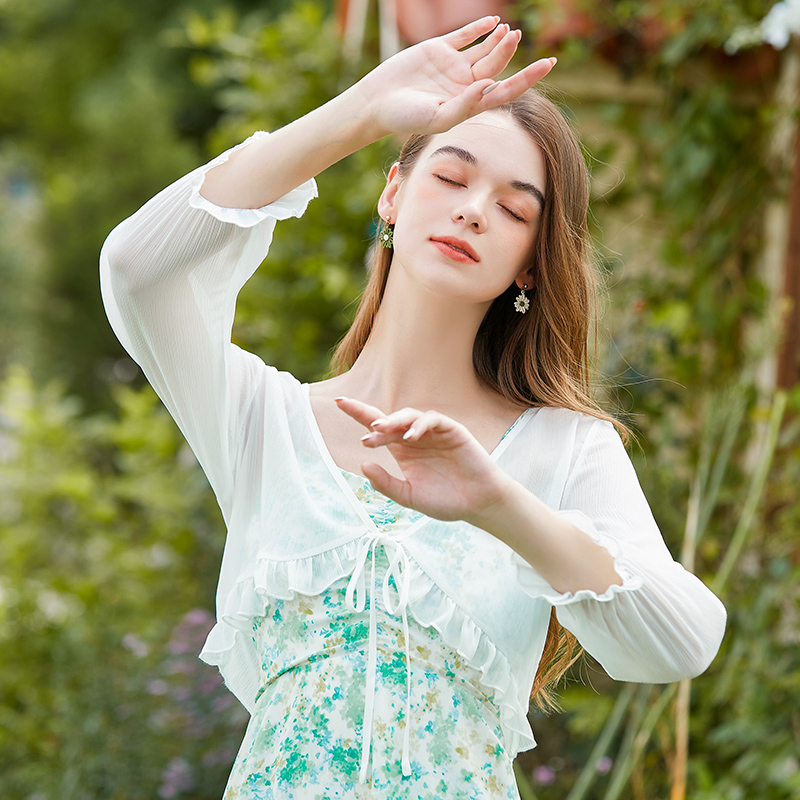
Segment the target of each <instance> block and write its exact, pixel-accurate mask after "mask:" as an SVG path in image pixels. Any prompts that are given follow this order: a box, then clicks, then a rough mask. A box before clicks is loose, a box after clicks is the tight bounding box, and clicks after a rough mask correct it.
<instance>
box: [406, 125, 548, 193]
mask: <svg viewBox="0 0 800 800" xmlns="http://www.w3.org/2000/svg"><path fill="white" fill-rule="evenodd" d="M446 145H451V146H455V147H459V148H461V149H463V150H467V151H468V152H470V153H472V155H474V156H475V158H476V159H477V166H478V168H481V169H483V168H486V169H490V170H494V171H497V172H498V173H499V177H503V178H504V179H507V180H522V181H530V182H532V183H536V185H537V186H539V187H540V188H541V189H542V190H544V189H545V186H544V183H545V166H544V156H543V155H542V151H541V148H540V147H539V145H537V144H536V142H534V141H533V139H532V138H531V136H530V134H529V133H527V131H525V129H524V128H522V127H521V126H520V124H519V123H518V122H517V121H516V120H515V119H514V118H513V117H512V116H511V115H510V114H506V113H503V112H497V111H495V112H492V111H489V112H484V113H483V114H478V115H477V116H476V117H472V118H471V119H468V120H465V121H464V122H461V123H459V124H458V125H455V126H454V127H452V128H451V129H450V130H449V131H445V132H444V133H437V134H434V135H433V136H431V138H430V141H429V142H428V143H427V144H426V145H425V148H424V149H423V151H422V153H421V154H420V160H422V159H427V158H430V157H431V156H432V155H433V154H434V153H435V152H436V151H437V150H438V149H439V148H440V147H444V146H446Z"/></svg>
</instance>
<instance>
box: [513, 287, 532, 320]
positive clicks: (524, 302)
mask: <svg viewBox="0 0 800 800" xmlns="http://www.w3.org/2000/svg"><path fill="white" fill-rule="evenodd" d="M527 288H528V284H527V283H525V284H523V286H522V288H521V289H520V290H519V294H518V295H517V299H516V300H514V308H515V309H516V310H517V311H519V313H520V314H524V313H525V312H526V311H527V310H528V309H529V308H530V307H531V301H530V300H528V295H526V294H525V289H527Z"/></svg>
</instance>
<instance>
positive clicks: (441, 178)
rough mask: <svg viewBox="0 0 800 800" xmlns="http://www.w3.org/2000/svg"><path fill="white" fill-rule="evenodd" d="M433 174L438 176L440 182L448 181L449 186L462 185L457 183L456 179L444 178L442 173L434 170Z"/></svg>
mask: <svg viewBox="0 0 800 800" xmlns="http://www.w3.org/2000/svg"><path fill="white" fill-rule="evenodd" d="M433 176H434V177H435V178H438V179H439V180H440V181H441V182H442V183H449V184H450V185H451V186H463V185H464V184H463V183H459V182H458V181H454V180H452V178H445V176H444V175H439V174H438V173H436V172H434V173H433Z"/></svg>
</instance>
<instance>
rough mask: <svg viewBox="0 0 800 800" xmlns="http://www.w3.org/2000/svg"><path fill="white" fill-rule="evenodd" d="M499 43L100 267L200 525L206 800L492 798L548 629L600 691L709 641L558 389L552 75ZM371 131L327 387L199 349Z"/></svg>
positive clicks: (215, 336)
mask: <svg viewBox="0 0 800 800" xmlns="http://www.w3.org/2000/svg"><path fill="white" fill-rule="evenodd" d="M484 35H487V36H486V38H485V39H484V40H483V41H482V42H481V43H479V44H474V42H475V41H476V40H477V39H479V38H480V37H482V36H484ZM519 39H520V34H519V32H517V31H511V30H510V29H509V27H508V26H507V25H503V24H499V19H498V18H496V17H487V18H484V19H481V20H478V21H476V22H474V23H472V24H470V25H467V26H466V27H464V28H462V29H460V30H458V31H455V32H453V33H450V34H448V35H446V36H443V37H440V38H437V39H432V40H429V41H427V42H423V43H422V44H420V45H417V46H415V47H412V48H410V49H408V50H406V51H404V52H402V53H400V54H398V55H397V56H395V57H393V58H392V59H389V60H388V61H387V62H385V63H383V64H381V65H380V66H379V67H378V68H376V69H375V70H373V71H372V72H371V73H370V74H369V75H367V76H366V77H365V78H363V79H362V80H361V81H359V82H358V83H357V84H355V85H354V86H353V87H351V88H350V89H348V90H347V91H345V92H344V93H343V94H341V95H340V96H339V97H337V98H335V99H334V100H332V101H331V102H330V103H328V104H326V105H324V106H322V107H321V108H318V109H317V110H315V111H314V112H312V113H311V114H309V115H307V116H306V117H303V118H302V119H300V120H297V121H296V122H294V123H292V124H291V125H288V126H287V127H285V128H283V129H281V130H279V131H277V132H275V133H273V134H270V135H266V134H257V135H256V136H255V137H253V138H251V139H250V140H248V141H247V142H245V143H244V144H242V145H239V146H238V147H236V148H234V149H233V150H232V151H230V152H229V153H225V154H223V155H222V156H220V157H219V158H217V159H216V160H214V161H212V162H211V163H210V164H209V165H207V166H205V167H202V168H200V169H198V170H195V172H193V173H191V174H190V175H187V176H186V177H185V178H182V179H181V180H179V181H178V182H176V183H175V184H173V185H172V186H170V187H168V188H167V189H165V190H164V191H163V192H161V193H160V194H159V195H157V196H156V197H155V198H153V199H152V200H151V201H150V202H149V203H147V204H146V205H145V206H144V207H143V208H142V209H140V210H139V211H138V212H137V213H136V214H134V215H133V217H131V218H130V219H128V220H126V221H125V222H123V223H122V224H121V225H120V226H118V227H117V228H116V229H115V231H114V232H113V233H112V234H111V235H110V237H109V239H108V241H107V242H106V245H105V247H104V250H103V254H102V257H101V275H102V286H103V296H104V301H105V304H106V308H107V311H108V315H109V318H110V320H111V322H112V325H113V326H114V329H115V331H116V332H117V334H118V336H119V338H120V340H121V341H122V343H123V345H124V346H125V347H126V349H127V350H128V351H129V352H130V353H131V355H132V356H133V357H134V358H135V359H136V360H137V361H138V363H139V364H140V365H141V366H142V368H143V370H144V372H145V374H146V375H147V377H148V379H149V380H150V382H151V383H152V384H153V386H154V387H155V388H156V390H157V391H158V392H159V394H160V396H161V397H162V399H163V400H164V402H165V404H166V405H167V407H168V408H169V410H170V412H171V413H172V414H173V416H174V417H175V419H176V421H177V422H178V424H179V425H180V427H181V429H182V430H183V432H184V434H185V435H186V437H187V439H188V440H189V442H190V443H191V445H192V447H193V449H194V451H195V453H196V454H197V456H198V459H199V460H200V463H201V464H202V465H203V468H204V470H205V471H206V474H207V475H208V477H209V480H210V482H211V485H212V486H213V488H214V491H215V492H216V495H217V498H218V500H219V503H220V506H221V508H222V510H223V514H224V516H225V521H226V524H227V527H228V540H227V543H226V547H225V552H224V555H223V562H222V571H221V576H220V583H219V589H218V596H217V606H218V608H217V610H218V623H217V625H216V627H215V628H214V629H213V631H212V632H211V634H210V635H209V637H208V641H207V642H206V645H205V647H204V649H203V652H202V654H201V657H202V658H203V659H204V660H205V661H207V662H208V663H210V664H216V665H218V666H219V668H220V670H221V671H222V673H223V675H224V676H225V680H226V683H227V685H228V686H229V688H230V689H231V690H232V691H233V692H234V693H235V694H236V695H237V697H238V698H239V699H240V700H241V701H242V703H243V704H244V705H245V706H246V707H247V708H248V710H249V711H250V712H251V714H252V717H251V721H250V725H249V727H248V730H247V733H246V735H245V739H244V742H243V743H242V747H241V749H240V752H239V755H238V757H237V760H236V763H235V764H234V767H233V772H232V774H231V777H230V780H229V782H228V788H227V791H226V795H225V797H226V798H229V799H230V800H233V798H328V797H343V798H345V797H346V798H352V797H358V798H363V797H376V798H400V797H403V798H418V797H426V798H428V797H430V798H461V797H463V798H467V797H470V798H489V797H508V798H516V797H518V794H517V789H516V784H515V781H514V777H513V770H512V760H513V758H514V756H515V755H516V754H517V752H519V751H521V750H525V749H529V748H531V747H533V746H534V745H535V742H534V739H533V736H532V733H531V730H530V727H529V725H528V722H527V720H526V711H527V707H528V699H529V696H530V694H531V690H532V688H535V694H536V697H539V698H541V696H542V695H541V691H542V689H543V676H544V675H545V672H546V669H547V667H548V662H550V661H551V660H552V657H553V654H554V651H555V649H557V648H556V645H557V644H558V641H559V638H560V637H561V638H563V636H564V632H563V631H562V630H561V629H560V626H559V624H558V623H561V624H563V625H564V626H565V627H566V628H567V629H569V631H571V633H572V634H574V635H575V636H576V637H577V639H578V640H579V641H580V643H581V644H582V645H583V647H584V648H585V649H586V650H588V651H589V652H590V653H591V654H592V655H593V656H595V658H597V659H598V660H599V661H600V663H601V664H602V665H603V666H604V667H605V669H606V670H607V671H608V672H609V674H610V675H612V676H613V677H615V678H618V679H620V680H630V681H654V682H657V681H664V682H666V681H674V680H679V679H681V678H686V677H690V676H693V675H696V674H698V673H699V672H702V671H703V670H704V669H705V668H706V667H707V666H708V664H709V663H710V661H711V659H712V658H713V656H714V654H715V653H716V651H717V648H718V646H719V642H720V640H721V637H722V633H723V629H724V625H725V612H724V609H723V607H722V605H721V604H720V603H719V601H718V600H717V599H716V598H715V597H714V595H713V594H711V593H710V592H709V591H708V590H707V589H706V588H705V587H704V586H703V584H702V583H701V582H700V581H699V580H697V579H696V578H695V577H694V576H692V575H690V574H688V573H687V572H685V571H684V570H683V569H682V567H681V566H680V565H678V564H677V563H675V562H674V561H673V560H672V558H671V557H670V555H669V553H668V552H667V550H666V547H665V546H664V543H663V540H662V539H661V536H660V533H659V532H658V529H657V527H656V525H655V523H654V521H653V518H652V515H651V513H650V510H649V508H648V506H647V503H646V501H645V500H644V498H643V496H642V493H641V490H640V488H639V485H638V482H637V479H636V476H635V474H634V472H633V469H632V466H631V464H630V461H629V459H628V457H627V455H626V453H625V450H624V447H623V445H622V443H621V441H620V437H619V435H618V434H617V433H616V432H615V430H614V426H613V425H612V424H611V422H610V421H609V418H608V417H607V416H606V415H605V414H603V413H602V412H601V411H600V410H598V409H597V408H596V407H594V406H593V405H592V402H591V399H590V395H589V391H588V379H587V369H586V335H587V329H588V325H589V322H590V319H589V315H590V296H591V281H590V275H589V273H588V271H587V268H586V212H587V203H588V191H587V177H586V169H585V165H584V164H583V161H582V159H581V156H580V150H579V147H578V145H577V144H576V142H575V140H574V138H573V137H572V135H571V133H570V131H569V129H568V127H567V126H566V125H565V123H564V121H563V119H562V118H561V117H560V116H559V114H558V112H557V111H556V110H555V108H554V107H553V106H552V105H551V104H550V103H548V102H547V101H545V100H544V99H543V98H542V97H541V96H540V95H538V94H535V93H532V92H531V91H528V90H530V87H532V86H533V85H534V84H535V83H536V82H537V81H538V80H539V79H541V78H542V77H543V76H544V75H545V74H547V72H549V70H550V69H551V68H552V66H553V65H554V60H550V59H543V60H541V61H538V62H536V63H535V64H532V65H530V66H528V67H526V68H525V69H523V70H521V71H520V72H518V73H516V74H515V75H513V76H512V77H510V78H508V79H506V80H503V81H500V82H495V81H494V80H493V78H494V76H495V75H497V74H499V73H500V72H501V71H502V70H503V69H504V68H505V67H506V66H507V64H508V63H509V61H510V59H511V57H512V55H513V54H514V52H515V50H516V48H517V45H518V43H519ZM388 133H396V134H414V135H413V136H412V137H411V139H409V141H408V143H407V145H406V147H405V148H404V150H403V152H402V154H401V156H400V159H399V161H398V163H396V164H395V165H394V166H393V167H392V168H391V170H390V172H389V175H388V180H387V182H386V187H385V189H384V191H383V193H382V194H381V197H380V199H379V201H378V211H379V213H380V215H381V217H382V218H383V219H384V220H385V222H386V225H385V226H384V228H383V229H382V230H381V232H380V235H379V241H380V243H381V244H382V245H383V247H382V248H379V255H378V257H377V259H376V265H375V267H374V269H373V273H372V276H371V279H370V285H369V286H368V288H367V291H366V294H365V298H364V300H363V302H362V306H361V308H360V310H359V312H358V315H357V318H356V321H355V323H354V325H353V328H352V329H351V331H350V333H349V334H348V336H347V337H346V338H345V340H344V341H343V342H342V344H341V346H340V348H339V351H338V353H337V362H338V364H339V373H338V374H337V375H336V376H335V377H333V378H331V379H329V380H326V381H321V382H319V383H315V384H311V385H307V384H300V383H299V382H298V381H297V380H296V379H294V378H293V377H292V376H291V375H288V374H287V373H280V372H278V371H277V370H275V369H274V368H272V367H266V366H265V365H264V364H263V363H262V362H261V361H260V360H259V359H258V358H256V357H255V356H253V355H251V354H248V353H245V352H243V351H241V350H239V349H238V348H236V347H235V346H233V345H232V344H231V343H230V331H231V325H232V322H233V315H234V305H235V299H236V295H237V293H238V291H239V289H240V288H241V286H242V285H243V284H244V282H245V281H246V280H247V278H248V277H249V276H250V275H251V274H252V273H253V271H254V270H255V269H256V268H257V266H258V265H259V264H260V262H261V260H262V259H263V257H264V255H265V253H266V251H267V249H268V247H269V243H270V240H271V236H272V231H273V228H274V224H275V221H276V220H278V219H284V218H286V217H289V216H297V215H300V214H302V213H303V211H304V209H305V207H306V205H307V203H308V202H309V201H310V200H311V199H312V198H313V197H314V196H315V194H316V189H315V185H314V183H313V181H312V180H311V179H312V178H313V176H314V175H316V174H317V173H319V172H320V171H321V170H323V169H325V168H326V167H327V166H329V165H330V164H332V163H334V162H336V161H337V160H339V159H340V158H343V157H344V156H346V155H347V154H349V153H351V152H353V151H355V150H357V149H358V148H360V147H363V146H364V145H366V144H368V143H370V142H372V141H375V140H376V139H378V138H380V137H382V136H384V135H386V134H388ZM429 409H433V410H429ZM363 476H366V478H368V479H369V480H368V481H367V480H365V479H364V477H363ZM555 609H558V612H557V620H556V618H555V614H554V610H555ZM543 652H544V653H546V657H545V658H544V659H542V654H543ZM540 660H542V662H543V663H542V664H541V665H540V663H539V662H540ZM549 666H553V665H552V664H549ZM556 667H557V668H556V672H559V671H563V660H562V662H559V663H558V664H556ZM545 682H546V681H545Z"/></svg>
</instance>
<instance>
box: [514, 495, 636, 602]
mask: <svg viewBox="0 0 800 800" xmlns="http://www.w3.org/2000/svg"><path fill="white" fill-rule="evenodd" d="M556 513H557V514H558V515H559V516H560V517H561V518H562V519H565V520H567V521H568V522H571V523H572V524H573V525H574V526H575V527H576V528H579V529H580V530H582V531H583V532H584V533H585V534H586V535H587V536H589V537H590V538H591V539H592V541H593V542H595V543H596V544H599V545H601V546H602V547H604V548H605V549H606V550H608V552H609V553H610V554H611V557H612V558H613V559H614V569H615V570H616V572H617V575H619V576H620V578H622V584H616V583H612V584H611V586H609V587H608V589H606V590H605V591H604V592H603V593H602V594H598V593H597V592H595V591H593V590H592V589H579V590H578V591H577V592H558V591H556V590H555V589H554V588H553V587H552V586H551V585H550V584H549V583H548V582H547V581H546V580H545V579H544V578H543V577H542V576H541V575H540V574H539V573H538V572H537V571H536V570H535V569H534V568H533V567H532V566H531V565H530V564H529V563H528V562H527V561H526V560H525V559H524V558H523V557H522V556H521V555H520V554H519V553H515V552H512V554H511V560H512V563H513V564H514V565H515V566H516V568H517V582H518V583H519V586H520V588H521V589H522V591H523V592H525V594H527V595H530V596H531V597H535V598H542V599H543V600H546V601H547V602H548V603H550V604H551V605H553V606H566V605H571V604H572V603H578V602H581V601H583V600H594V601H597V602H601V603H607V602H609V601H610V600H613V599H614V597H615V596H616V595H618V594H619V593H620V592H631V591H634V590H636V589H639V588H641V586H642V579H641V577H639V576H638V575H637V574H636V573H635V572H633V571H632V570H631V568H630V567H629V566H628V565H627V564H626V563H625V560H624V558H622V556H621V555H620V552H619V544H618V542H616V541H615V540H614V539H611V538H610V537H608V536H605V535H603V534H602V533H600V532H599V531H598V530H597V528H596V527H595V526H594V524H593V523H592V521H591V520H590V519H589V518H588V517H587V516H586V515H585V514H584V513H582V512H581V511H557V512H556Z"/></svg>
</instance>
